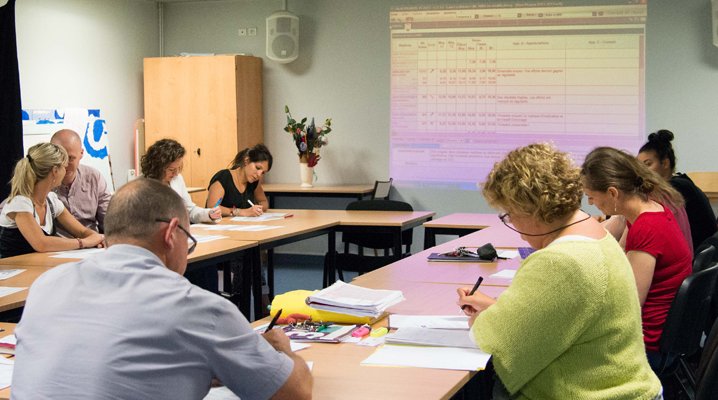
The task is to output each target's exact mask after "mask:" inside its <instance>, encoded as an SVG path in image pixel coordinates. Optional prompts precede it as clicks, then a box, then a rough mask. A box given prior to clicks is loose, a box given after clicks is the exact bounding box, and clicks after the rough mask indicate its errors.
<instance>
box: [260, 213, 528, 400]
mask: <svg viewBox="0 0 718 400" xmlns="http://www.w3.org/2000/svg"><path fill="white" fill-rule="evenodd" d="M496 221H498V219H496ZM489 241H490V242H492V243H494V245H495V246H496V247H497V248H502V247H504V248H507V249H508V248H512V249H515V248H516V247H521V246H527V243H525V242H524V241H523V240H521V239H520V238H519V235H518V234H517V233H516V232H513V231H511V230H509V229H508V228H506V227H504V226H503V225H501V224H500V222H499V225H496V224H494V226H491V227H489V228H486V229H483V230H481V231H478V232H475V233H472V234H469V235H466V236H463V237H460V238H458V239H455V240H452V241H449V242H447V243H444V244H442V245H440V246H437V247H435V248H431V249H428V250H426V251H422V252H419V253H416V254H413V255H412V256H410V257H407V258H404V259H401V260H400V261H397V262H394V263H392V264H389V265H387V266H385V267H383V268H380V269H378V270H375V271H372V272H369V273H367V274H364V275H361V276H358V277H357V278H355V279H354V281H353V282H352V284H355V285H358V286H363V287H368V288H372V289H389V290H401V291H402V293H403V294H404V297H405V298H406V300H405V301H403V302H401V303H398V304H396V305H394V306H392V307H390V308H389V309H388V310H387V311H388V312H389V313H390V314H405V315H457V316H459V315H461V310H460V309H459V307H458V305H457V304H456V301H457V299H458V295H457V294H456V289H457V288H459V287H461V286H471V285H473V284H474V283H475V281H476V279H477V277H478V275H479V274H485V276H488V275H489V274H491V273H494V272H497V271H500V270H502V269H505V268H511V269H516V268H518V266H519V263H520V262H521V260H520V259H518V258H517V259H511V260H499V261H497V262H489V263H465V262H456V263H454V262H448V263H445V262H437V263H431V262H428V261H427V259H426V256H427V255H428V254H429V253H431V252H440V251H448V250H451V249H454V248H456V247H458V246H471V245H480V244H484V243H486V242H489ZM484 282H485V283H484V284H482V286H481V291H482V292H483V293H485V294H487V295H489V296H492V297H498V296H499V295H500V294H501V293H502V292H503V291H504V290H506V288H507V286H508V285H509V284H510V282H509V281H504V282H503V283H501V282H497V283H496V284H494V285H490V284H486V282H489V283H490V280H485V281H484ZM266 321H267V319H265V320H263V321H255V322H254V325H255V326H258V325H261V323H262V322H266ZM388 322H389V321H388V320H387V319H386V318H385V319H382V320H380V321H378V322H377V323H376V324H375V325H374V327H375V328H376V327H380V326H387V324H388ZM375 350H376V348H374V347H365V346H358V345H355V344H352V343H339V344H324V343H320V344H315V343H312V344H311V346H310V347H309V348H307V349H304V350H301V351H299V352H298V353H297V354H299V355H300V356H301V357H302V358H303V359H305V360H307V361H311V362H312V363H313V368H312V375H313V377H314V391H313V398H314V399H320V400H321V399H335V398H342V399H348V400H353V399H356V400H365V399H367V398H390V399H407V400H409V399H412V400H413V399H417V398H420V399H449V398H451V397H452V396H454V395H456V394H457V393H458V392H459V391H460V390H461V389H462V388H463V387H464V386H465V385H466V384H467V383H469V382H470V381H472V379H473V378H474V377H475V376H476V374H477V372H476V371H452V370H441V369H425V368H409V367H377V366H363V365H361V362H362V361H363V360H364V359H366V358H367V357H369V356H370V355H371V354H372V353H373V352H374V351H375Z"/></svg>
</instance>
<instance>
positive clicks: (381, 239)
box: [342, 200, 414, 249]
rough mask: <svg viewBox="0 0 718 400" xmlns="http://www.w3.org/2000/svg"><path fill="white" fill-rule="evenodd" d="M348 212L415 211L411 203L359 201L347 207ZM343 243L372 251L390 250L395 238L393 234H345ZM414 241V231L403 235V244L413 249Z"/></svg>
mask: <svg viewBox="0 0 718 400" xmlns="http://www.w3.org/2000/svg"><path fill="white" fill-rule="evenodd" d="M347 210H348V211H352V210H353V211H414V207H412V206H411V204H409V203H405V202H403V201H396V200H357V201H353V202H351V203H349V204H348V205H347ZM342 241H343V242H345V243H352V244H356V245H358V246H361V247H367V248H370V249H390V248H392V247H393V243H394V238H393V236H392V234H391V233H371V234H367V233H362V232H344V233H342ZM412 241H413V229H407V230H405V231H404V232H403V233H402V234H401V243H402V244H404V245H406V247H407V248H411V243H412Z"/></svg>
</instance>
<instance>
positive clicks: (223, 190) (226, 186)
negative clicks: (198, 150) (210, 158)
mask: <svg viewBox="0 0 718 400" xmlns="http://www.w3.org/2000/svg"><path fill="white" fill-rule="evenodd" d="M270 169H272V153H270V152H269V149H268V148H267V147H266V146H265V145H263V144H257V145H255V146H254V147H248V148H246V149H244V150H242V151H240V152H239V153H237V155H236V156H235V157H234V160H232V163H231V164H230V167H229V169H223V170H221V171H219V172H217V173H216V174H214V176H213V177H212V179H211V180H210V184H209V195H208V196H207V204H216V203H217V202H218V201H220V200H221V203H220V209H221V210H222V216H242V217H258V216H260V215H262V214H263V213H264V212H265V211H267V209H268V208H269V200H267V195H265V194H264V190H263V189H262V181H261V179H262V177H263V176H264V174H266V173H267V172H269V170H270Z"/></svg>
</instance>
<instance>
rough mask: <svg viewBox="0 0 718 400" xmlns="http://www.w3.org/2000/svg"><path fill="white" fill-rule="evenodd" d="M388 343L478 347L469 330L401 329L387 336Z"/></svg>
mask: <svg viewBox="0 0 718 400" xmlns="http://www.w3.org/2000/svg"><path fill="white" fill-rule="evenodd" d="M386 342H387V343H392V344H410V345H422V346H441V347H462V348H466V349H475V348H476V345H475V344H474V342H472V341H471V338H470V337H469V329H468V328H467V329H465V330H458V329H427V328H410V327H405V328H399V329H398V330H397V331H396V332H394V333H391V334H388V335H386Z"/></svg>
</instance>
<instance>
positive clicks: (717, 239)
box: [696, 232, 718, 261]
mask: <svg viewBox="0 0 718 400" xmlns="http://www.w3.org/2000/svg"><path fill="white" fill-rule="evenodd" d="M711 245H712V246H713V247H715V248H716V252H715V253H713V261H718V232H716V233H714V234H713V235H712V236H708V237H707V238H706V239H705V240H704V241H703V242H701V244H700V245H699V246H698V247H697V248H696V254H697V253H700V252H701V250H703V249H705V248H706V247H708V246H711Z"/></svg>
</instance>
